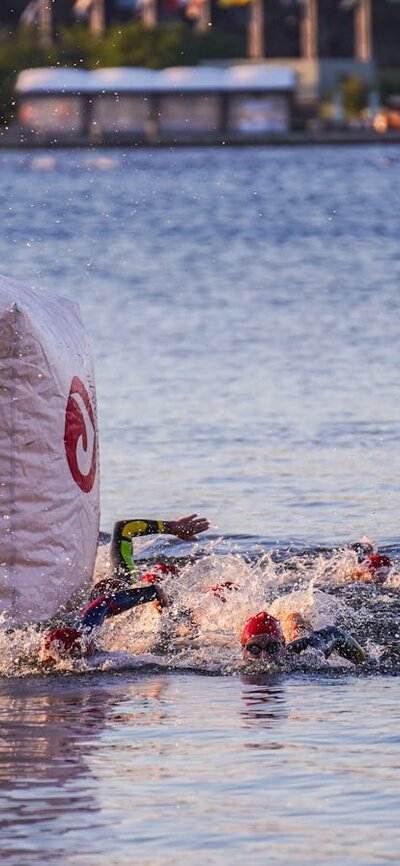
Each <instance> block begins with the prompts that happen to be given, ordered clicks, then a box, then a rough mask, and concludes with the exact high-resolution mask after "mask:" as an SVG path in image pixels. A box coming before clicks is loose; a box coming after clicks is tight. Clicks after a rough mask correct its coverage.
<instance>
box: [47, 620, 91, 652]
mask: <svg viewBox="0 0 400 866" xmlns="http://www.w3.org/2000/svg"><path fill="white" fill-rule="evenodd" d="M44 649H45V650H47V651H53V650H55V652H56V653H57V655H59V656H60V657H64V656H73V657H74V658H80V657H81V656H83V655H86V652H88V651H89V652H90V647H89V645H88V644H87V643H86V641H85V639H84V637H83V635H82V632H80V631H78V629H76V628H72V627H71V626H68V625H62V626H59V628H54V629H53V631H50V632H49V633H48V634H47V635H46V637H45V639H44Z"/></svg>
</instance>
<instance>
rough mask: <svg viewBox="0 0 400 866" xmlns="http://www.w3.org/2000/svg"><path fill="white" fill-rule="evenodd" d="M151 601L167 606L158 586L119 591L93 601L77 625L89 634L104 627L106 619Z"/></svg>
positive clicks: (163, 594)
mask: <svg viewBox="0 0 400 866" xmlns="http://www.w3.org/2000/svg"><path fill="white" fill-rule="evenodd" d="M149 601H157V602H158V603H159V605H160V606H162V607H163V606H165V605H166V604H167V599H166V596H165V593H164V592H163V590H162V589H160V587H159V586H157V585H156V584H152V585H151V586H141V587H133V588H132V589H121V590H117V592H114V593H112V594H111V595H102V596H99V598H96V599H95V600H94V601H92V602H91V603H90V604H89V605H88V607H87V608H86V609H85V610H84V611H83V613H82V614H81V616H80V619H79V623H77V625H78V626H79V629H80V630H83V631H84V632H85V633H88V632H91V631H92V629H94V628H96V627H98V626H100V625H102V623H103V622H104V620H105V619H109V618H110V617H113V616H117V615H118V614H119V613H124V611H126V610H131V608H133V607H138V605H140V604H146V603H147V602H149Z"/></svg>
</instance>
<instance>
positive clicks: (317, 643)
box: [287, 626, 367, 664]
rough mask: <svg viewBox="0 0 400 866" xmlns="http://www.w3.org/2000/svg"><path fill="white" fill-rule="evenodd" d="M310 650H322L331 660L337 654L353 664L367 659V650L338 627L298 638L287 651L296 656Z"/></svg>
mask: <svg viewBox="0 0 400 866" xmlns="http://www.w3.org/2000/svg"><path fill="white" fill-rule="evenodd" d="M309 648H314V649H318V650H321V652H323V653H324V655H325V657H326V658H329V656H330V655H331V653H333V652H337V653H338V654H339V655H341V656H342V658H345V659H348V661H351V662H353V664H360V663H361V662H363V661H365V659H366V657H367V654H366V652H365V650H363V648H362V647H361V646H360V644H359V643H358V642H357V641H356V640H355V638H354V637H353V636H352V635H350V634H347V632H344V631H342V630H341V629H340V628H336V626H326V628H321V629H319V630H317V631H312V632H310V634H308V635H305V637H300V638H297V640H293V641H291V642H290V643H289V644H287V651H288V652H289V653H294V654H300V653H301V652H303V651H304V650H306V649H309Z"/></svg>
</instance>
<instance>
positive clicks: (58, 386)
mask: <svg viewBox="0 0 400 866" xmlns="http://www.w3.org/2000/svg"><path fill="white" fill-rule="evenodd" d="M98 475H99V466H98V432H97V419H96V394H95V385H94V376H93V369H92V363H91V358H90V352H89V349H88V345H87V338H86V335H85V331H84V327H83V324H82V321H81V317H80V312H79V307H78V305H77V304H75V303H73V302H72V301H69V300H66V299H65V298H60V297H57V296H55V295H51V294H48V293H46V292H43V291H41V290H40V289H36V288H30V287H28V286H25V285H23V284H22V283H19V282H16V281H15V280H11V279H9V278H8V277H0V619H1V621H2V622H3V623H4V624H6V625H24V624H27V623H32V622H38V621H40V620H43V619H47V618H49V617H52V616H54V614H56V613H57V612H58V611H60V610H61V608H62V606H63V605H65V603H66V602H67V601H68V600H69V599H70V597H71V596H72V595H73V594H74V593H75V592H76V591H77V590H79V589H81V588H82V587H83V586H84V585H85V583H87V584H89V583H90V580H91V577H92V573H93V569H94V560H95V555H96V547H97V537H98V529H99V482H98Z"/></svg>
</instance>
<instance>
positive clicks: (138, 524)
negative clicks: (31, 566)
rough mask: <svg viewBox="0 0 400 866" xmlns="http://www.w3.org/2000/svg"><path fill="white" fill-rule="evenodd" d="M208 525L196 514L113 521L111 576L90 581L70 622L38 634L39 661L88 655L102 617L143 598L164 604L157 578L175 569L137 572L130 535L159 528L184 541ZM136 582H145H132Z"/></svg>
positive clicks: (159, 565) (157, 567)
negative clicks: (86, 602) (88, 590)
mask: <svg viewBox="0 0 400 866" xmlns="http://www.w3.org/2000/svg"><path fill="white" fill-rule="evenodd" d="M208 528H209V521H208V520H207V519H206V518H204V517H198V515H197V514H189V515H188V516H186V517H181V518H179V519H178V520H168V521H162V520H121V521H118V522H117V523H116V524H115V526H114V531H113V535H112V539H111V554H110V559H111V575H110V576H109V577H107V578H105V580H102V581H100V582H99V583H97V584H95V585H94V587H93V589H92V591H91V594H90V603H89V605H88V606H87V607H86V608H85V610H84V611H83V612H82V613H81V615H80V617H79V618H78V619H77V620H76V621H75V622H74V624H73V625H72V626H69V625H62V626H59V627H57V628H54V629H53V630H52V631H50V632H48V633H47V634H46V635H44V638H43V640H42V646H41V651H40V659H41V661H42V662H46V663H49V662H50V663H51V662H54V661H57V660H58V659H60V658H82V657H83V656H86V655H91V654H93V652H94V651H95V645H94V641H93V631H94V629H95V628H98V627H99V626H101V625H102V624H103V622H104V620H105V619H108V618H110V617H113V616H116V615H117V614H119V613H123V612H124V611H127V610H131V609H132V608H133V607H137V606H138V605H142V604H146V603H147V602H154V603H155V605H156V606H157V608H158V609H159V610H160V609H161V608H162V607H165V606H166V605H167V603H168V601H167V597H166V595H165V593H164V591H163V590H162V589H161V587H160V586H159V585H158V583H159V582H160V580H162V579H163V577H165V576H166V574H168V573H175V571H176V569H175V567H174V566H173V565H172V564H171V565H167V564H165V563H155V564H154V566H152V572H147V573H146V574H143V575H141V576H139V574H138V571H137V569H136V566H135V563H134V560H133V553H132V538H133V537H137V536H143V535H154V534H156V533H163V534H168V535H174V536H176V537H177V538H180V539H181V540H184V541H196V540H197V536H198V533H200V532H205V531H206V530H207V529H208ZM139 582H144V583H146V584H148V585H147V586H133V585H132V584H133V583H139Z"/></svg>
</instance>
